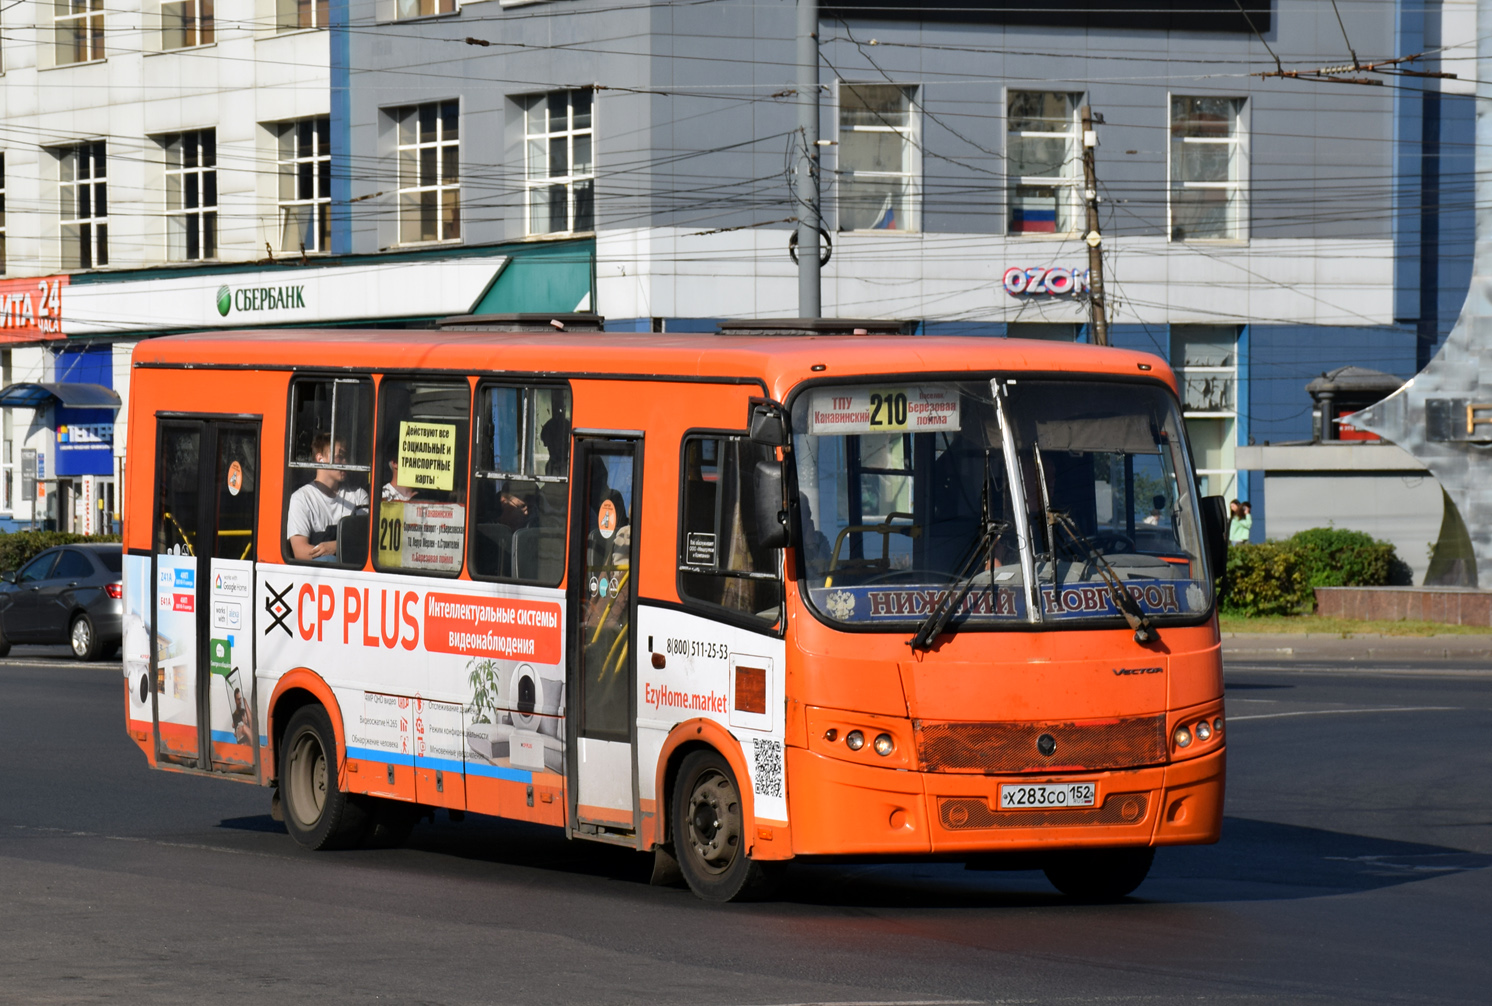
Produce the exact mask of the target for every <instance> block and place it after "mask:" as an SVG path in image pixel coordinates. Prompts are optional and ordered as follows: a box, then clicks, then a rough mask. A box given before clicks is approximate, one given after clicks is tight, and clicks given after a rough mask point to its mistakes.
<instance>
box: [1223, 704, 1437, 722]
mask: <svg viewBox="0 0 1492 1006" xmlns="http://www.w3.org/2000/svg"><path fill="white" fill-rule="evenodd" d="M1464 708H1465V707H1464V706H1378V707H1376V708H1373V709H1299V710H1296V711H1295V712H1293V713H1255V714H1254V715H1252V716H1229V717H1228V722H1229V723H1238V722H1239V721H1241V720H1277V719H1280V718H1282V717H1285V716H1340V715H1342V714H1344V713H1429V712H1449V711H1451V710H1458V709H1464Z"/></svg>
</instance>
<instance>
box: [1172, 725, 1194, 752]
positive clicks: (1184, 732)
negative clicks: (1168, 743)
mask: <svg viewBox="0 0 1492 1006" xmlns="http://www.w3.org/2000/svg"><path fill="white" fill-rule="evenodd" d="M1191 744H1192V732H1191V731H1190V730H1188V729H1187V728H1186V727H1185V726H1179V727H1177V728H1176V746H1177V747H1179V748H1186V747H1191Z"/></svg>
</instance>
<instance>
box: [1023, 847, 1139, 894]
mask: <svg viewBox="0 0 1492 1006" xmlns="http://www.w3.org/2000/svg"><path fill="white" fill-rule="evenodd" d="M1154 861H1155V850H1154V849H1153V848H1150V847H1148V846H1146V847H1143V848H1126V849H1082V850H1077V851H1073V852H1062V853H1058V854H1056V855H1055V856H1053V857H1052V858H1051V859H1049V860H1047V863H1046V867H1045V870H1044V872H1045V873H1046V879H1047V880H1049V881H1051V883H1052V886H1053V887H1055V888H1056V889H1057V890H1059V891H1061V892H1062V893H1063V894H1065V895H1067V896H1068V897H1069V898H1076V899H1077V900H1079V901H1118V900H1119V899H1120V898H1122V897H1124V896H1125V895H1127V894H1129V893H1130V892H1131V891H1133V890H1134V889H1135V888H1137V887H1139V886H1140V885H1141V884H1143V883H1144V882H1145V877H1146V876H1147V875H1148V874H1149V873H1150V864H1151V863H1153V862H1154Z"/></svg>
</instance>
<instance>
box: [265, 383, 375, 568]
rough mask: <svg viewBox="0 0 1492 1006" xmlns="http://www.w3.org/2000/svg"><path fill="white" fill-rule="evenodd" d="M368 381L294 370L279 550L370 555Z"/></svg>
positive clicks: (297, 557)
mask: <svg viewBox="0 0 1492 1006" xmlns="http://www.w3.org/2000/svg"><path fill="white" fill-rule="evenodd" d="M372 470H373V382H372V381H370V380H368V379H367V378H365V377H335V378H333V377H297V378H296V379H295V380H294V381H292V382H291V384H290V461H289V471H288V472H287V473H286V479H285V534H284V541H283V543H282V544H283V549H284V551H283V554H284V556H285V558H286V559H288V560H291V561H300V562H329V563H336V564H338V565H342V566H354V567H361V566H362V565H363V563H364V562H366V561H367V558H368V504H369V499H368V484H369V476H370V474H371V473H372Z"/></svg>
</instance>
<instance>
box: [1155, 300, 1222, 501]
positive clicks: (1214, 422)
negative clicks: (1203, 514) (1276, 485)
mask: <svg viewBox="0 0 1492 1006" xmlns="http://www.w3.org/2000/svg"><path fill="white" fill-rule="evenodd" d="M1171 363H1172V366H1174V367H1175V370H1176V382H1177V384H1179V385H1180V386H1181V409H1182V413H1183V415H1184V416H1185V418H1186V433H1187V437H1188V438H1189V439H1190V440H1191V444H1192V461H1193V462H1194V463H1195V464H1196V466H1197V480H1198V481H1199V482H1200V483H1201V491H1202V495H1203V496H1224V497H1226V498H1228V499H1232V498H1234V497H1235V496H1236V495H1237V492H1238V466H1237V463H1236V462H1235V460H1234V453H1233V448H1234V445H1235V443H1236V442H1237V439H1238V432H1237V431H1238V399H1237V387H1238V329H1237V328H1236V327H1235V326H1232V325H1173V326H1172V327H1171Z"/></svg>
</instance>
